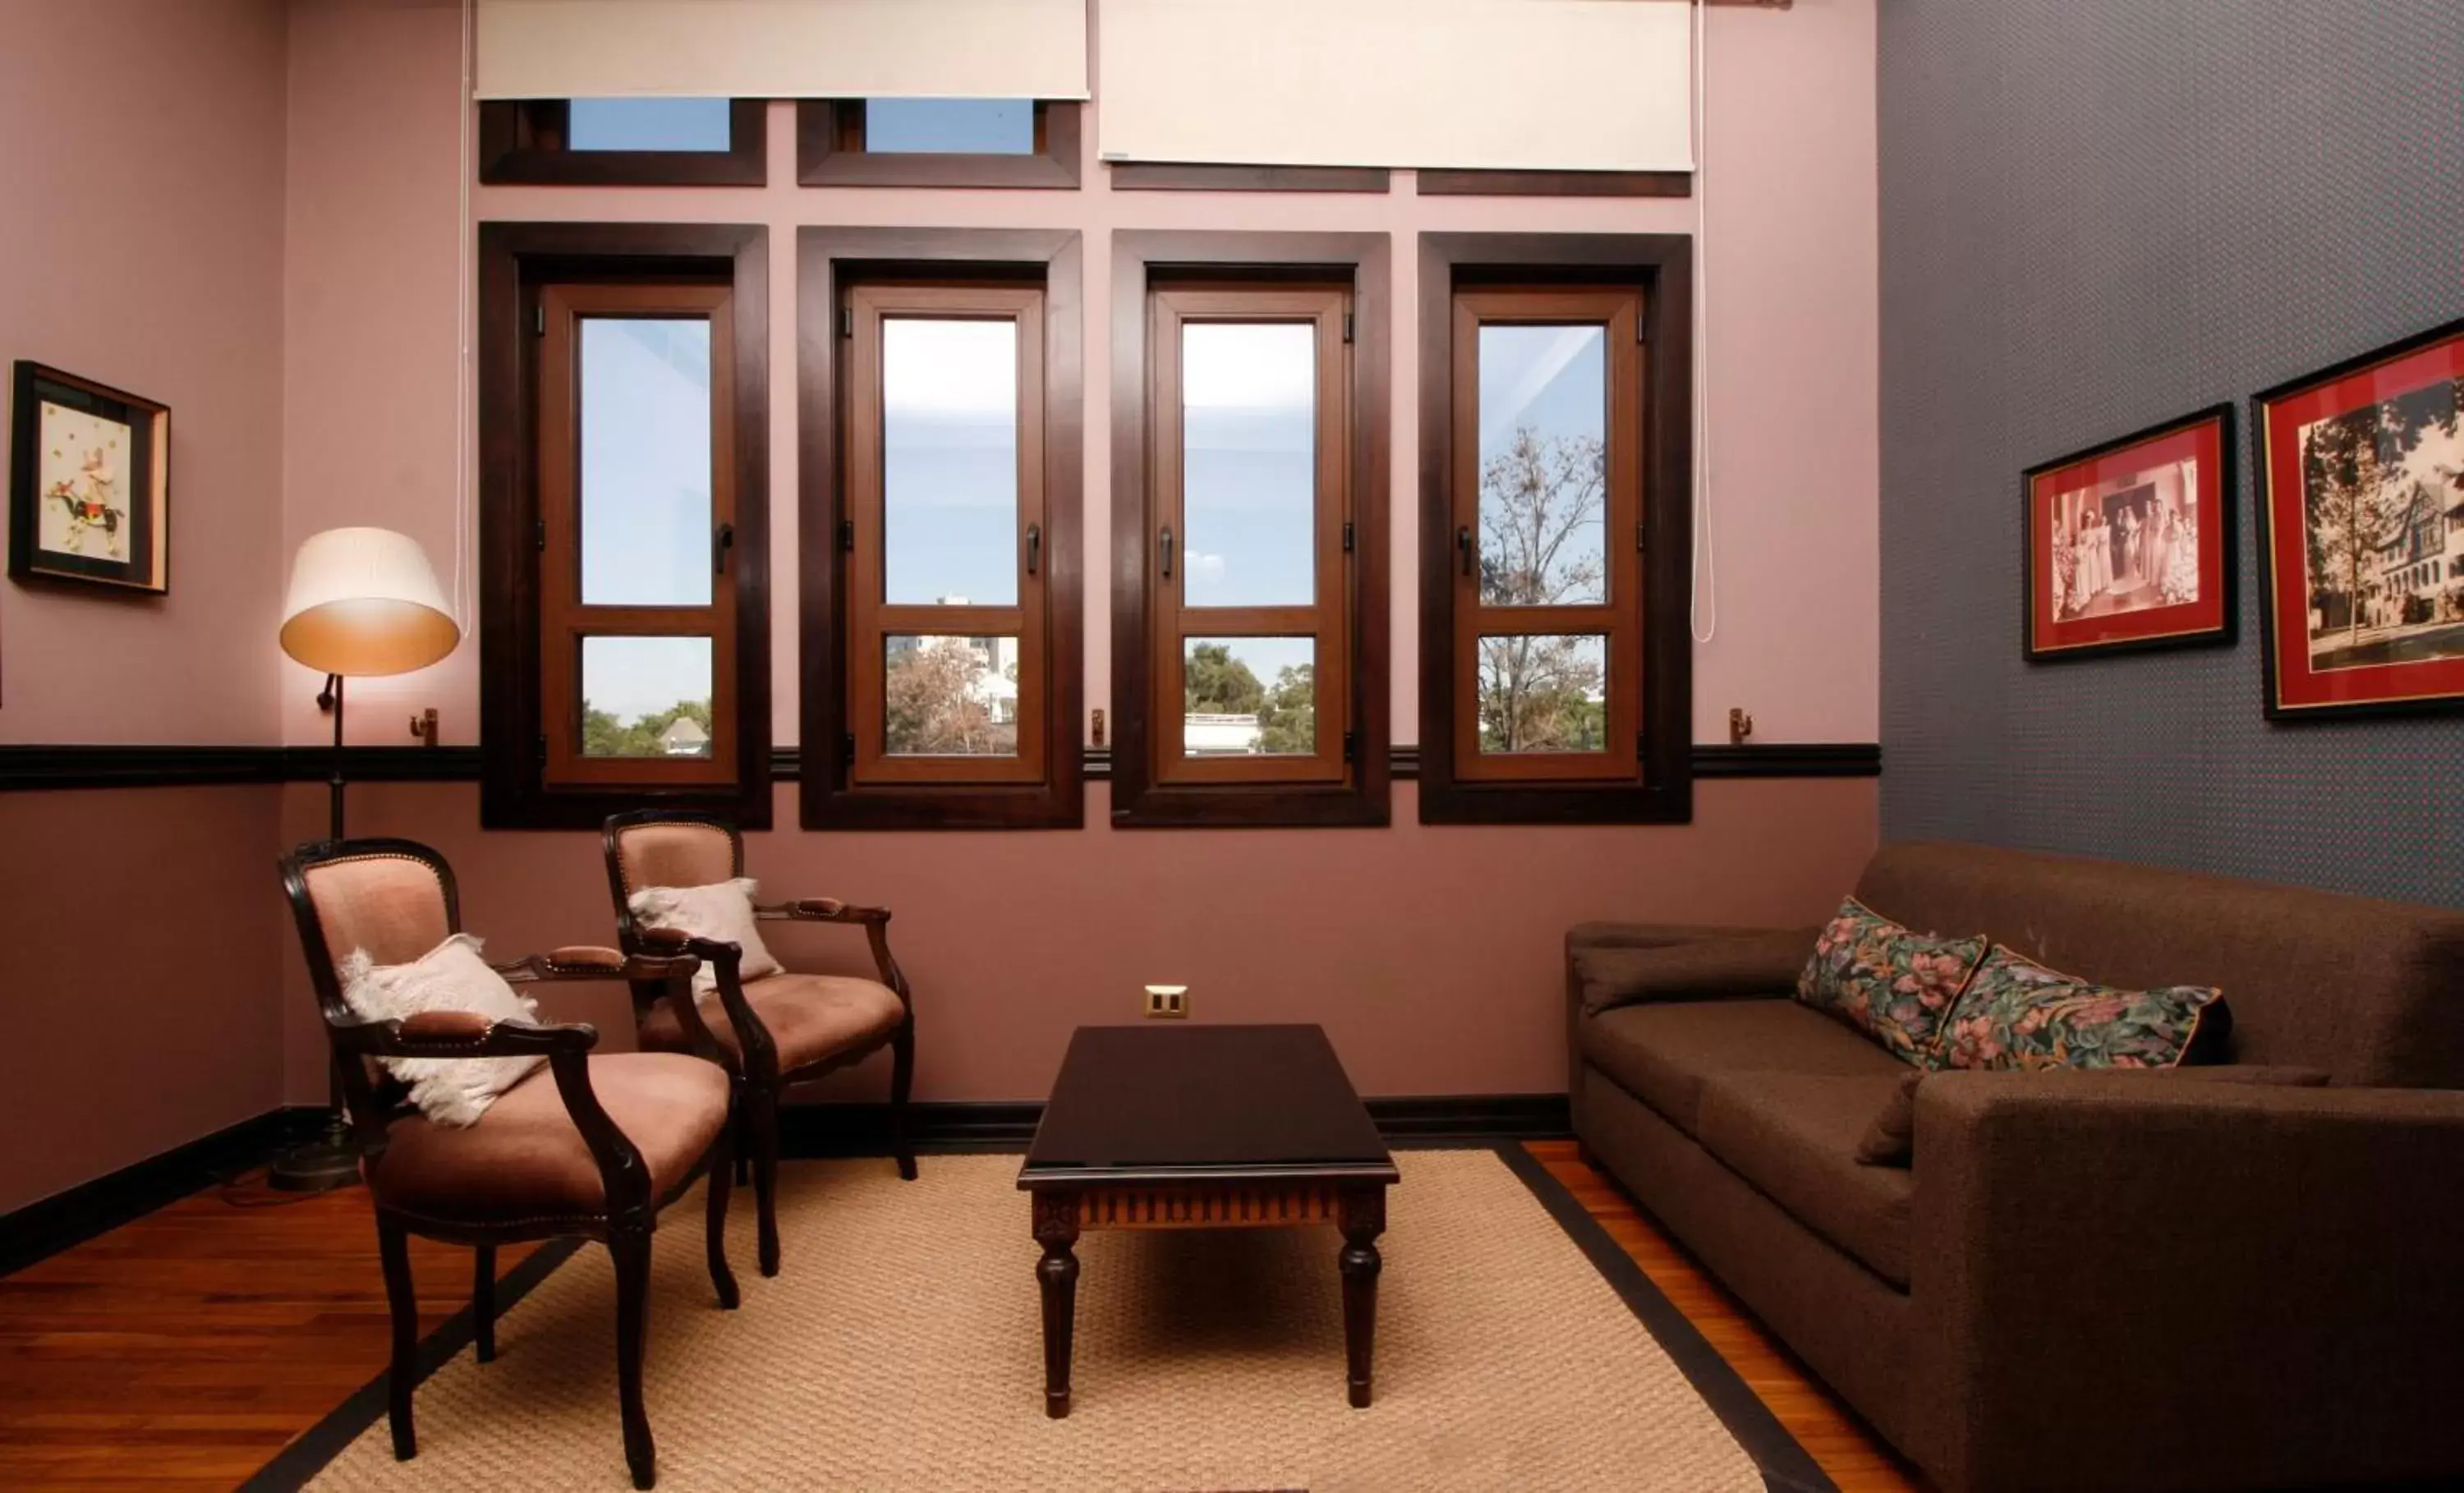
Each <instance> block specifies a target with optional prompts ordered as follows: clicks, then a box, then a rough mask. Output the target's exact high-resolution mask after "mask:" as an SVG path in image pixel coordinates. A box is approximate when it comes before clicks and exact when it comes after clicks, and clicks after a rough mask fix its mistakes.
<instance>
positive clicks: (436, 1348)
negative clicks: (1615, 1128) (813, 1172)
mask: <svg viewBox="0 0 2464 1493" xmlns="http://www.w3.org/2000/svg"><path fill="white" fill-rule="evenodd" d="M1387 1144H1388V1147H1389V1149H1390V1150H1396V1151H1486V1152H1488V1153H1491V1154H1493V1155H1495V1156H1496V1157H1497V1158H1498V1160H1499V1161H1501V1162H1503V1163H1505V1166H1506V1169H1507V1171H1508V1172H1511V1173H1513V1174H1514V1175H1515V1177H1516V1178H1517V1179H1518V1180H1520V1181H1521V1182H1522V1183H1523V1185H1524V1186H1525V1187H1526V1188H1527V1189H1529V1191H1530V1193H1531V1196H1532V1197H1534V1198H1535V1199H1537V1200H1538V1202H1539V1203H1540V1206H1541V1207H1542V1208H1543V1209H1544V1210H1546V1211H1547V1213H1548V1215H1549V1218H1550V1219H1551V1221H1552V1222H1554V1223H1555V1224H1556V1225H1557V1227H1558V1228H1559V1229H1561V1230H1563V1231H1564V1232H1565V1235H1566V1237H1567V1238H1568V1239H1570V1240H1572V1241H1573V1243H1574V1246H1575V1247H1576V1248H1577V1249H1580V1250H1581V1251H1582V1252H1583V1258H1585V1259H1586V1260H1588V1261H1590V1262H1591V1263H1592V1268H1594V1269H1595V1270H1597V1271H1598V1272H1599V1273H1600V1276H1601V1278H1602V1279H1603V1280H1606V1281H1607V1282H1608V1283H1609V1286H1610V1288H1611V1289H1613V1290H1615V1291H1616V1292H1617V1298H1618V1299H1619V1300H1620V1301H1623V1302H1624V1303H1625V1304H1626V1307H1627V1309H1629V1310H1631V1311H1632V1312H1633V1313H1634V1314H1635V1316H1636V1318H1637V1319H1638V1320H1639V1321H1640V1322H1641V1323H1642V1325H1643V1328H1644V1329H1645V1330H1646V1331H1648V1332H1650V1334H1651V1335H1652V1338H1653V1339H1654V1340H1655V1341H1656V1342H1658V1343H1659V1344H1660V1347H1661V1351H1662V1352H1665V1353H1666V1354H1668V1357H1669V1361H1670V1362H1672V1363H1674V1364H1676V1365H1677V1371H1678V1372H1680V1373H1683V1375H1685V1382H1686V1383H1688V1384H1690V1385H1692V1386H1693V1388H1694V1393H1696V1394H1700V1395H1702V1396H1703V1401H1704V1403H1705V1404H1706V1405H1709V1406H1710V1407H1711V1413H1712V1414H1713V1415H1714V1416H1718V1417H1719V1420H1720V1423H1721V1424H1722V1425H1723V1426H1726V1427H1727V1431H1728V1434H1729V1435H1730V1436H1732V1437H1734V1438H1736V1440H1737V1444H1738V1445H1739V1446H1740V1447H1742V1448H1744V1449H1745V1453H1746V1455H1747V1456H1748V1457H1749V1458H1750V1459H1752V1460H1753V1463H1754V1466H1755V1467H1756V1469H1757V1470H1759V1471H1760V1472H1761V1473H1762V1475H1763V1483H1764V1486H1765V1487H1767V1488H1768V1489H1770V1490H1771V1493H1839V1489H1838V1484H1837V1483H1835V1482H1832V1481H1831V1479H1830V1477H1829V1475H1827V1474H1826V1473H1824V1472H1823V1470H1822V1468H1821V1467H1820V1465H1819V1464H1817V1463H1816V1462H1815V1460H1814V1457H1813V1454H1812V1453H1810V1452H1808V1451H1807V1450H1806V1449H1805V1448H1804V1446H1803V1445H1801V1444H1800V1443H1799V1442H1798V1441H1797V1439H1796V1438H1794V1437H1793V1436H1791V1435H1789V1433H1788V1429H1787V1427H1785V1426H1783V1425H1781V1424H1780V1423H1779V1418H1778V1417H1777V1416H1773V1415H1772V1414H1771V1408H1770V1407H1769V1406H1767V1405H1765V1404H1764V1403H1763V1402H1762V1399H1761V1398H1760V1396H1758V1395H1756V1394H1754V1392H1753V1387H1752V1386H1751V1385H1749V1384H1748V1383H1746V1381H1745V1379H1744V1378H1743V1377H1741V1376H1740V1375H1739V1374H1738V1372H1737V1371H1736V1370H1734V1369H1733V1368H1730V1367H1729V1365H1728V1361H1727V1359H1725V1358H1723V1357H1721V1356H1720V1353H1719V1350H1717V1349H1714V1348H1713V1347H1712V1346H1711V1344H1710V1342H1709V1341H1708V1340H1707V1339H1705V1337H1704V1336H1703V1334H1702V1333H1701V1332H1700V1331H1698V1330H1697V1329H1696V1328H1695V1326H1694V1324H1693V1323H1691V1322H1689V1321H1687V1320H1686V1318H1685V1314H1684V1313H1683V1312H1682V1311H1680V1310H1678V1309H1677V1305H1676V1303H1674V1302H1672V1301H1670V1300H1669V1299H1668V1298H1667V1297H1666V1296H1664V1295H1662V1294H1661V1290H1660V1287H1659V1286H1657V1285H1654V1284H1651V1277H1649V1276H1647V1275H1645V1274H1644V1273H1643V1270H1642V1267H1641V1266H1640V1265H1639V1264H1636V1263H1635V1262H1634V1257H1632V1256H1631V1255H1628V1254H1627V1253H1626V1252H1625V1249H1624V1247H1623V1246H1621V1245H1620V1244H1618V1243H1617V1241H1616V1240H1615V1239H1614V1238H1612V1237H1610V1234H1609V1231H1608V1230H1607V1229H1605V1228H1602V1227H1601V1226H1600V1223H1599V1220H1598V1219H1595V1218H1593V1217H1592V1216H1591V1214H1590V1212H1589V1211H1587V1210H1586V1209H1585V1208H1584V1207H1583V1205H1582V1203H1581V1202H1580V1201H1579V1200H1578V1199H1576V1198H1575V1197H1574V1195H1573V1193H1570V1192H1568V1191H1567V1190H1566V1188H1565V1186H1564V1184H1562V1183H1560V1182H1559V1181H1558V1180H1557V1179H1556V1178H1555V1177H1553V1176H1551V1175H1549V1169H1548V1168H1547V1167H1545V1166H1543V1165H1542V1164H1541V1162H1540V1159H1539V1158H1538V1157H1537V1156H1534V1155H1532V1154H1531V1153H1529V1152H1528V1151H1526V1150H1524V1149H1523V1143H1522V1141H1520V1140H1507V1139H1492V1140H1489V1141H1485V1142H1480V1141H1466V1140H1462V1139H1440V1138H1436V1137H1430V1138H1426V1139H1419V1138H1414V1139H1394V1140H1390V1141H1388V1143H1387ZM935 1149H936V1150H940V1151H944V1152H946V1153H960V1154H988V1153H990V1154H997V1153H1012V1154H1023V1153H1024V1151H1025V1148H1024V1147H1023V1146H1021V1145H1017V1144H1015V1143H1009V1142H1001V1141H979V1142H975V1143H959V1144H956V1145H947V1146H944V1147H938V1148H935ZM588 1242H589V1241H586V1240H579V1239H563V1240H553V1241H549V1242H547V1243H544V1244H541V1245H540V1246H539V1248H538V1249H536V1250H534V1251H532V1252H531V1253H530V1254H529V1255H528V1256H526V1257H525V1258H524V1259H523V1260H522V1262H521V1263H519V1264H517V1265H516V1266H515V1267H514V1268H513V1269H511V1270H509V1271H507V1272H506V1273H505V1275H504V1277H503V1278H502V1279H501V1280H499V1281H498V1282H497V1284H496V1314H497V1316H498V1317H499V1318H501V1317H503V1316H504V1314H505V1313H506V1312H508V1311H510V1310H512V1309H513V1307H514V1305H515V1304H516V1303H517V1302H519V1301H520V1300H521V1299H522V1298H523V1297H525V1296H528V1295H529V1294H530V1293H531V1292H532V1291H534V1290H536V1289H538V1287H539V1283H540V1282H542V1281H545V1280H546V1279H547V1278H548V1277H549V1276H551V1275H553V1274H555V1273H556V1270H557V1267H558V1266H560V1265H561V1264H563V1263H564V1262H566V1261H567V1260H570V1259H572V1258H573V1257H574V1255H576V1254H577V1253H579V1252H580V1251H581V1250H582V1249H583V1247H584V1246H585V1245H586V1244H587V1243H588ZM472 1336H473V1321H472V1317H471V1308H470V1307H469V1306H464V1307H463V1308H462V1309H461V1310H460V1311H458V1312H455V1313H454V1314H453V1315H452V1316H451V1318H449V1319H447V1321H446V1322H445V1324H444V1326H442V1327H440V1328H437V1329H436V1330H435V1331H433V1332H430V1333H429V1334H428V1336H426V1337H425V1338H422V1339H421V1340H420V1344H419V1378H420V1381H421V1382H422V1383H425V1382H426V1381H427V1379H428V1376H429V1375H430V1374H432V1373H434V1372H436V1371H437V1370H439V1369H441V1368H443V1367H444V1366H445V1365H446V1364H447V1363H449V1362H451V1360H452V1359H453V1357H454V1356H455V1355H456V1354H458V1353H460V1352H461V1351H462V1350H463V1349H465V1348H468V1347H470V1346H471V1340H472ZM385 1378H386V1375H385V1372H384V1371H379V1372H378V1373H377V1375H376V1377H374V1378H372V1379H370V1380H368V1382H367V1383H365V1384H363V1385H361V1386H360V1387H359V1389H358V1390H356V1391H354V1392H353V1393H352V1394H351V1395H350V1397H349V1398H347V1399H345V1400H343V1401H342V1403H341V1404H340V1405H338V1406H336V1407H335V1408H334V1409H333V1410H332V1411H331V1412H329V1413H328V1414H327V1415H326V1416H324V1417H323V1418H322V1419H320V1420H319V1421H318V1422H317V1423H316V1424H315V1425H313V1426H311V1427H309V1428H308V1430H307V1431H305V1432H304V1433H302V1434H301V1435H300V1436H299V1437H298V1438H297V1439H295V1440H294V1441H292V1442H291V1444H290V1445H288V1446H286V1447H284V1448H283V1449H282V1450H281V1451H280V1452H279V1453H278V1454H276V1455H275V1458H274V1460H272V1461H269V1462H267V1463H266V1464H265V1465H264V1466H263V1467H260V1468H258V1469H257V1471H256V1474H255V1475H254V1476H253V1477H251V1478H250V1479H249V1480H248V1481H247V1482H243V1483H241V1484H240V1485H239V1490H238V1493H296V1490H297V1489H299V1488H303V1487H305V1486H307V1484H308V1482H309V1480H311V1479H313V1478H315V1477H316V1476H317V1474H319V1472H322V1471H324V1470H325V1467H326V1466H327V1464H329V1463H330V1462H332V1461H333V1460H334V1459H335V1458H337V1457H340V1456H341V1454H342V1453H343V1451H344V1450H346V1449H347V1448H348V1447H349V1446H350V1444H351V1443H352V1442H354V1441H356V1440H358V1439H359V1438H361V1437H362V1436H363V1435H364V1434H365V1433H366V1432H367V1430H368V1428H369V1427H371V1426H373V1425H375V1424H376V1423H377V1422H378V1421H380V1420H382V1419H384V1418H385V1397H386V1396H385Z"/></svg>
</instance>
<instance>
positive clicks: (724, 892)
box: [625, 876, 786, 995]
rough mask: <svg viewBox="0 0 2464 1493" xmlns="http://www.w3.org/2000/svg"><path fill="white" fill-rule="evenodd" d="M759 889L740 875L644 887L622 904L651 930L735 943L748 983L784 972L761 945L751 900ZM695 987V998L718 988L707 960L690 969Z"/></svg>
mask: <svg viewBox="0 0 2464 1493" xmlns="http://www.w3.org/2000/svg"><path fill="white" fill-rule="evenodd" d="M760 890H761V884H760V883H759V882H758V881H755V880H754V879H753V878H752V877H750V876H738V877H737V878H736V879H735V880H734V881H719V882H713V883H711V884H710V885H709V886H707V887H645V888H643V889H641V890H639V891H637V892H635V893H633V895H632V896H630V897H628V898H627V899H626V903H625V905H626V906H627V907H628V908H630V909H632V911H633V915H634V916H635V917H638V918H640V919H641V920H642V921H643V922H645V923H647V924H649V926H650V927H652V928H664V929H668V930H670V931H671V932H674V933H691V934H693V936H694V937H695V938H710V939H715V940H716V941H717V942H720V943H732V944H734V945H736V946H737V948H739V949H741V950H743V951H744V956H743V957H742V958H741V959H739V960H738V961H737V966H736V974H737V978H739V979H742V980H745V981H747V982H750V981H752V980H757V979H759V978H761V977H763V976H765V975H777V974H779V973H781V971H783V970H784V969H785V968H786V966H784V965H782V964H781V963H780V962H779V961H778V960H777V959H774V958H772V957H771V956H770V948H769V945H767V944H765V943H763V942H762V941H761V930H760V928H759V925H757V924H756V923H755V922H754V920H753V898H754V896H755V895H756V894H757V893H759V891H760ZM717 988H718V971H717V970H716V969H715V968H714V967H713V966H712V965H711V963H710V961H709V960H707V959H705V960H703V961H702V966H701V968H700V969H697V970H695V971H693V993H694V994H696V995H707V994H709V993H710V992H711V991H714V990H716V989H717Z"/></svg>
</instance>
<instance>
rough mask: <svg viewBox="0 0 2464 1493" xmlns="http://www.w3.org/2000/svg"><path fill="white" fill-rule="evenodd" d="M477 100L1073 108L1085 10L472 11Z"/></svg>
mask: <svg viewBox="0 0 2464 1493" xmlns="http://www.w3.org/2000/svg"><path fill="white" fill-rule="evenodd" d="M477 3H478V37H477V52H478V56H477V86H476V89H475V92H476V93H477V95H478V97H479V98H482V99H627V98H635V99H643V98H648V99H661V98H664V99H1084V98H1086V97H1087V0H477Z"/></svg>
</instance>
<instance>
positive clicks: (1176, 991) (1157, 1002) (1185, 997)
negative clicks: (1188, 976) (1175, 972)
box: [1147, 985, 1189, 1021]
mask: <svg viewBox="0 0 2464 1493" xmlns="http://www.w3.org/2000/svg"><path fill="white" fill-rule="evenodd" d="M1147 1015H1149V1016H1152V1017H1161V1018H1163V1019H1164V1020H1166V1021H1179V1020H1180V1019H1181V1018H1183V1017H1186V1016H1187V1015H1189V987H1188V986H1187V985H1149V986H1148V987H1147Z"/></svg>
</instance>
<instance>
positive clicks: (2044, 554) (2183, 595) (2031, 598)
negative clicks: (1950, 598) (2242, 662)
mask: <svg viewBox="0 0 2464 1493" xmlns="http://www.w3.org/2000/svg"><path fill="white" fill-rule="evenodd" d="M2021 481H2022V488H2023V496H2022V508H2021V514H2022V517H2021V527H2022V529H2023V530H2024V532H2025V534H2026V536H2027V538H2026V546H2027V557H2026V559H2027V571H2026V574H2027V616H2026V618H2025V620H2024V625H2023V627H2022V629H2021V634H2020V636H2021V645H2022V647H2023V648H2024V649H2025V651H2026V653H2027V656H2028V658H2029V659H2030V660H2031V661H2032V662H2036V663H2047V662H2051V661H2053V660H2056V659H2068V658H2085V657H2093V656H2095V655H2098V654H2103V653H2119V652H2126V651H2131V650H2136V649H2142V648H2184V647H2190V646H2195V645H2200V644H2214V643H2231V642H2232V641H2233V621H2234V609H2233V406H2231V405H2217V406H2213V407H2211V408H2208V409H2202V410H2200V411H2199V412H2198V413H2196V414H2194V415H2189V416H2185V417H2184V418H2182V419H2179V420H2172V421H2167V423H2166V424H2164V425H2160V426H2155V427H2153V428H2149V429H2145V430H2142V431H2139V432H2138V433H2137V434H2134V435H2125V436H2123V437H2122V438H2121V439H2120V440H2116V441H2108V442H2106V443H2105V444H2104V445H2102V446H2098V447H2095V448H2092V449H2090V450H2083V451H2078V452H2074V453H2073V454H2071V455H2068V456H2062V457H2058V458H2057V459H2055V460H2053V461H2049V462H2046V463H2044V464H2043V465H2041V466H2037V467H2032V468H2030V469H2029V470H2028V472H2026V473H2025V474H2024V475H2023V477H2022V479H2021Z"/></svg>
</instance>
